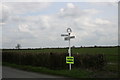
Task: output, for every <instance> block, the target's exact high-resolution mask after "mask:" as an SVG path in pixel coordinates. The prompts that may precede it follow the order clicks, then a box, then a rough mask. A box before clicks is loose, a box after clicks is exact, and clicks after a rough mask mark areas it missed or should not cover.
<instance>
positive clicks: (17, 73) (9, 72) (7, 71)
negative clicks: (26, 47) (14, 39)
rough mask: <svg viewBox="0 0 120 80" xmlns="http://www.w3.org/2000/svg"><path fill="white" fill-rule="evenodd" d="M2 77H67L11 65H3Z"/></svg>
mask: <svg viewBox="0 0 120 80" xmlns="http://www.w3.org/2000/svg"><path fill="white" fill-rule="evenodd" d="M2 77H3V78H65V77H61V76H53V75H47V74H41V73H40V74H38V73H34V72H27V71H23V70H18V69H14V68H10V67H5V66H4V67H2Z"/></svg>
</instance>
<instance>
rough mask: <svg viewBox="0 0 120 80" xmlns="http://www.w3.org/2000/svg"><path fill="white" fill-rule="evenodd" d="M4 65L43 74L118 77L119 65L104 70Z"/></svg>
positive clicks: (109, 66) (108, 66) (76, 76)
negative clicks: (52, 68)
mask: <svg viewBox="0 0 120 80" xmlns="http://www.w3.org/2000/svg"><path fill="white" fill-rule="evenodd" d="M3 65H4V66H9V67H13V68H17V69H21V70H25V71H31V72H37V73H43V74H51V75H59V76H65V77H71V78H118V67H117V64H114V65H111V64H109V65H107V66H106V67H105V68H104V69H103V70H95V71H92V70H85V69H75V68H74V69H72V70H71V71H69V70H51V69H48V68H44V67H33V66H26V65H16V64H10V63H3Z"/></svg>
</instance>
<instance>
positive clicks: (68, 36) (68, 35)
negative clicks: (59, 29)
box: [61, 28, 75, 70]
mask: <svg viewBox="0 0 120 80" xmlns="http://www.w3.org/2000/svg"><path fill="white" fill-rule="evenodd" d="M71 32H72V30H71V28H67V33H68V34H61V36H66V37H65V38H64V40H67V41H69V49H68V53H69V57H71V46H70V39H72V38H75V36H70V34H71ZM69 70H71V63H70V64H69Z"/></svg>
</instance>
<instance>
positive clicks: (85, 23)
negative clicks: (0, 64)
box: [0, 2, 118, 48]
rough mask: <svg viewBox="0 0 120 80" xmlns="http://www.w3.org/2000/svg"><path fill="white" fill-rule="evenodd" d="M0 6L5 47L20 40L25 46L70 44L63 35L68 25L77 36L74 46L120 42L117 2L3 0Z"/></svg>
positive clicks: (0, 23) (72, 43) (12, 46)
mask: <svg viewBox="0 0 120 80" xmlns="http://www.w3.org/2000/svg"><path fill="white" fill-rule="evenodd" d="M0 7H1V8H0V10H1V11H2V17H0V20H2V22H0V25H2V47H3V48H14V47H15V46H16V44H18V43H19V44H21V46H22V47H23V48H31V47H33V48H35V47H41V48H42V47H67V46H68V41H64V37H61V36H60V35H61V34H62V33H64V34H66V33H67V32H66V29H67V28H68V27H70V28H71V29H72V34H71V35H75V36H76V38H75V39H72V40H71V46H73V45H74V46H93V45H102V46H108V45H118V21H117V20H118V4H117V3H113V2H44V3H43V2H36V3H35V2H4V3H2V6H0ZM0 28H1V27H0ZM0 37H1V36H0Z"/></svg>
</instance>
